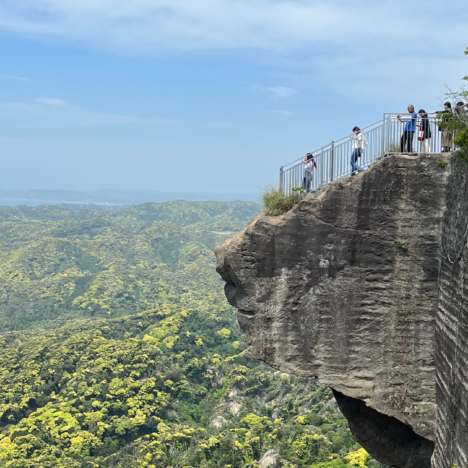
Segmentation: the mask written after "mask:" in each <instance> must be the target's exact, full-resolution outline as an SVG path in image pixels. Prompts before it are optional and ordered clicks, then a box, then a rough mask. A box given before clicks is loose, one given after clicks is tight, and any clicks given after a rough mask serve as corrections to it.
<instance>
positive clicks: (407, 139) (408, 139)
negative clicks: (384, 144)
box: [397, 104, 418, 153]
mask: <svg viewBox="0 0 468 468" xmlns="http://www.w3.org/2000/svg"><path fill="white" fill-rule="evenodd" d="M417 118H418V116H417V115H416V113H415V112H414V106H413V104H410V105H409V106H408V114H404V116H403V115H402V114H398V115H397V119H398V120H399V121H400V122H405V127H404V130H403V135H401V142H400V151H401V152H402V153H404V152H405V147H406V150H407V152H408V153H412V152H413V138H414V132H415V131H416V119H417Z"/></svg>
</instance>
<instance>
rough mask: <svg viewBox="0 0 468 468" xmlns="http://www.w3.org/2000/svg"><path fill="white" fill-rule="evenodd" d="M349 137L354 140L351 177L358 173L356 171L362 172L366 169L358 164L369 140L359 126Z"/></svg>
mask: <svg viewBox="0 0 468 468" xmlns="http://www.w3.org/2000/svg"><path fill="white" fill-rule="evenodd" d="M349 138H352V139H353V140H354V143H353V151H352V152H351V169H352V171H351V177H353V176H355V175H356V171H357V172H362V171H363V170H364V169H363V168H362V167H361V166H358V165H357V160H358V158H360V157H361V155H362V153H364V149H365V148H366V145H367V140H366V137H365V136H364V133H362V132H361V129H360V128H359V127H354V128H353V135H349Z"/></svg>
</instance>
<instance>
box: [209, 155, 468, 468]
mask: <svg viewBox="0 0 468 468" xmlns="http://www.w3.org/2000/svg"><path fill="white" fill-rule="evenodd" d="M441 160H443V155H419V156H414V157H412V156H392V157H387V158H384V159H383V160H381V161H379V162H378V163H377V164H375V165H374V166H373V167H372V168H371V169H370V170H368V171H366V172H364V173H362V174H360V175H359V176H356V177H354V178H352V179H344V180H343V181H338V182H335V183H333V184H331V185H329V186H328V187H326V188H325V189H323V190H322V191H320V193H319V194H316V195H308V196H307V197H306V198H305V199H304V200H303V201H302V202H301V203H300V204H299V205H297V206H296V207H295V208H294V209H293V210H291V211H290V212H288V213H286V214H285V215H283V216H280V217H268V216H259V217H258V218H256V219H255V220H253V221H252V223H250V225H249V226H248V227H247V229H246V230H245V231H244V232H242V233H240V234H238V235H237V236H235V237H234V238H233V239H231V240H230V241H228V242H226V243H224V244H222V245H221V246H219V247H218V249H217V251H216V254H217V258H218V271H219V273H220V274H221V276H222V277H223V279H224V280H225V281H226V295H227V297H228V300H229V301H230V303H231V304H232V305H234V306H235V307H236V308H237V309H238V318H239V322H240V325H241V327H242V330H243V332H244V333H245V335H246V338H247V341H248V344H249V349H248V351H247V355H248V356H250V357H252V358H255V359H260V360H263V361H265V362H266V363H268V364H270V365H271V366H273V367H275V368H278V369H280V370H282V371H284V372H289V373H293V374H297V375H301V376H310V377H316V378H317V379H319V381H320V382H321V383H323V384H325V385H328V386H329V387H331V388H332V389H333V391H334V394H335V397H336V398H337V401H338V404H339V405H340V407H341V409H342V411H343V413H344V415H345V416H346V418H347V419H348V420H349V423H350V428H351V430H352V431H353V433H354V435H355V437H356V439H357V440H358V441H359V442H360V443H361V444H362V445H363V446H364V447H365V448H366V449H367V450H368V451H369V452H370V453H371V454H372V455H373V456H374V457H375V458H377V459H378V460H380V461H381V462H382V463H385V464H388V465H392V466H395V467H405V468H418V467H430V466H431V461H430V460H431V456H432V454H433V451H434V442H437V443H438V444H439V445H438V447H437V450H436V453H437V454H436V456H435V462H434V464H433V466H435V467H437V468H447V463H448V462H458V463H459V465H460V466H461V464H462V463H464V462H466V455H465V454H464V453H463V447H465V449H467V448H468V447H467V446H468V442H467V441H466V439H467V438H466V432H464V431H466V430H465V429H464V428H466V414H467V408H466V398H464V397H465V394H464V393H463V392H466V388H465V387H464V386H463V383H465V384H467V383H468V378H467V375H466V366H464V365H463V363H464V362H466V356H465V354H464V353H463V352H462V350H464V352H465V353H466V351H468V344H467V343H466V339H468V332H466V326H467V324H466V321H465V322H464V321H463V317H464V316H466V311H465V309H464V302H463V297H464V296H463V294H464V281H465V268H466V265H465V263H464V261H463V254H464V250H465V248H466V219H467V218H468V197H467V193H466V191H467V190H468V189H467V188H466V185H465V181H466V178H467V175H468V171H467V170H466V169H463V170H462V171H461V172H460V171H455V170H454V169H453V167H458V166H459V165H458V164H455V163H454V164H449V165H447V166H444V165H443V164H441V163H440V161H441ZM463 171H464V172H463ZM463 187H464V188H463ZM447 197H449V198H447ZM446 205H447V209H446ZM442 238H443V239H444V242H442ZM441 259H442V261H441ZM439 269H440V272H441V278H442V279H441V286H440V289H441V291H440V293H439V287H438V283H439ZM454 289H456V294H452V293H451V291H452V290H454ZM439 296H440V298H441V299H440V304H441V306H440V309H439V312H438V303H439ZM460 304H463V306H461V307H459V305H460ZM437 320H438V324H437V326H436V321H437ZM463 327H465V328H463ZM462 335H463V337H462ZM436 337H437V339H436ZM436 341H437V343H438V345H437V346H438V347H437V366H436ZM436 367H437V371H436ZM439 368H440V369H439ZM436 372H437V375H438V382H439V385H438V391H437V399H436ZM462 400H463V401H462ZM439 402H440V403H439ZM438 404H439V421H440V422H439V423H437V424H436V414H437V407H438ZM441 405H442V407H441ZM460 414H462V416H460ZM453 424H456V425H457V426H456V427H458V429H455V430H454V429H453V428H451V426H453ZM447 444H451V447H452V448H451V449H450V450H452V452H450V453H449V451H448V450H447V448H446V446H447ZM455 453H457V454H458V455H456V456H455V455H454V454H455ZM454 457H455V458H454ZM444 463H445V465H444Z"/></svg>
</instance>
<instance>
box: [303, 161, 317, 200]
mask: <svg viewBox="0 0 468 468" xmlns="http://www.w3.org/2000/svg"><path fill="white" fill-rule="evenodd" d="M314 169H317V163H316V162H315V160H314V155H313V154H312V153H307V154H306V155H305V158H304V180H303V182H302V189H303V190H305V191H306V192H307V193H310V184H311V183H312V178H313V170H314Z"/></svg>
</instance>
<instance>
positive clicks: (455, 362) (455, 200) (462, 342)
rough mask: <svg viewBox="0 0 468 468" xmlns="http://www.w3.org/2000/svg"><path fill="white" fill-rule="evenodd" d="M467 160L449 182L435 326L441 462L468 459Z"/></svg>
mask: <svg viewBox="0 0 468 468" xmlns="http://www.w3.org/2000/svg"><path fill="white" fill-rule="evenodd" d="M467 181H468V166H467V165H466V164H463V163H458V164H457V163H455V164H454V165H453V169H452V172H451V175H450V178H449V182H448V185H447V209H446V212H445V216H444V223H443V232H442V254H441V266H440V279H439V290H440V296H439V297H440V300H439V308H438V317H437V332H436V357H437V359H436V362H437V405H438V421H437V448H436V452H435V455H434V463H433V464H434V466H435V467H436V468H447V467H449V466H452V464H455V465H456V466H458V467H464V466H466V464H467V461H468V302H467V293H468V279H467V278H468V250H467V248H468V247H467V236H468V183H467Z"/></svg>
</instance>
